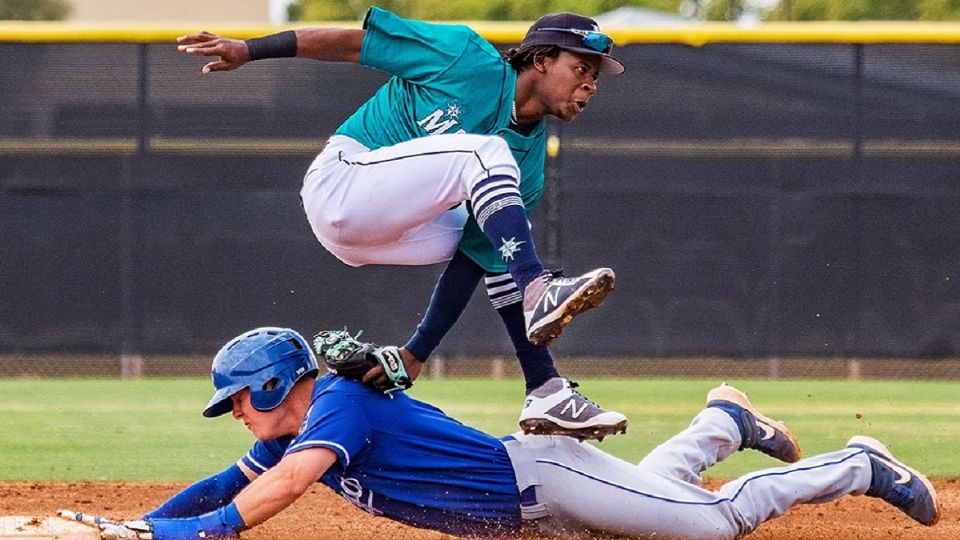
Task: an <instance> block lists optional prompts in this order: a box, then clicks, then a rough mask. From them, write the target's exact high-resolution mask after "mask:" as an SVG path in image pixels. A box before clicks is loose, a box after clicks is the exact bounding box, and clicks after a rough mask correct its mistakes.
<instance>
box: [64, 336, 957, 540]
mask: <svg viewBox="0 0 960 540" xmlns="http://www.w3.org/2000/svg"><path fill="white" fill-rule="evenodd" d="M316 346H317V347H318V349H319V350H321V351H323V350H324V347H325V344H324V342H323V341H322V340H321V341H320V342H319V343H316ZM323 354H326V352H324V353H323ZM318 371H319V370H318V365H317V361H316V359H315V357H314V355H313V353H312V351H311V350H310V348H309V345H308V344H307V343H306V341H305V340H304V339H303V338H302V337H301V336H300V335H299V334H298V333H296V332H295V331H293V330H290V329H284V328H258V329H255V330H251V331H249V332H246V333H244V334H242V335H240V336H238V337H236V338H234V339H233V340H231V341H230V342H228V343H227V344H226V345H225V346H224V347H223V348H222V349H221V350H220V352H219V353H218V354H217V356H216V358H215V359H214V361H213V368H212V373H213V384H214V388H215V393H214V395H213V397H212V398H211V399H210V401H209V403H208V404H207V407H206V409H204V411H203V414H204V416H207V417H215V416H220V415H223V414H226V413H229V412H232V414H233V417H234V418H235V419H237V420H239V421H241V422H243V423H244V425H246V427H247V428H248V429H249V430H250V431H251V432H253V434H254V436H255V437H256V438H257V442H256V443H255V444H254V445H253V447H252V448H251V450H250V451H249V452H248V453H247V454H246V455H244V456H243V457H242V458H241V459H240V460H239V461H237V462H236V463H235V464H234V465H231V466H230V467H228V468H227V469H225V470H224V471H222V472H220V473H218V474H216V475H213V476H211V477H209V478H206V479H204V480H201V481H199V482H197V483H195V484H193V485H191V486H189V487H187V488H186V489H185V490H183V491H182V492H180V493H178V494H177V495H175V496H174V497H172V498H171V499H170V500H168V501H166V502H165V503H163V504H162V505H161V506H160V507H158V508H156V509H155V510H153V511H151V512H149V513H148V514H146V515H145V516H143V517H142V519H139V520H136V521H129V522H123V523H120V522H115V521H109V520H105V519H103V518H100V517H97V516H89V515H86V514H78V513H76V512H71V511H62V512H61V515H64V516H67V517H73V518H75V519H80V520H82V521H86V522H90V523H96V524H98V525H99V526H100V527H101V529H102V530H103V535H102V536H103V537H104V538H143V539H146V538H151V539H153V540H187V539H196V538H237V536H238V534H239V533H240V532H241V531H242V530H244V529H247V528H249V527H253V526H255V525H257V524H259V523H262V522H263V521H265V520H267V519H269V518H270V517H272V516H274V515H276V514H277V513H278V512H280V511H281V510H282V509H284V508H286V507H287V506H288V505H290V504H291V503H292V502H294V501H295V500H296V499H297V498H298V497H299V496H300V495H302V494H303V493H304V492H305V491H306V490H307V489H308V488H309V487H310V486H311V485H313V484H314V483H315V482H320V483H322V484H324V485H326V486H327V487H329V488H330V489H332V490H334V491H335V492H337V493H339V494H340V495H342V496H343V497H344V498H345V499H347V500H348V501H350V502H351V503H353V504H354V505H356V506H357V507H358V508H360V509H362V510H365V511H367V512H369V513H371V514H373V515H376V516H383V517H386V518H389V519H393V520H397V521H400V522H403V523H406V524H409V525H413V526H416V527H422V528H427V529H433V530H437V531H441V532H445V533H449V534H454V535H458V536H465V537H493V536H505V535H514V534H517V533H520V532H522V531H523V530H535V531H539V532H540V533H542V534H548V535H554V536H560V537H575V536H584V535H590V534H596V533H601V534H609V535H618V536H626V537H636V538H658V539H660V538H663V539H686V540H690V539H694V540H697V539H703V540H707V539H718V540H719V539H734V538H740V537H743V536H746V535H747V534H749V533H750V532H752V531H754V530H755V529H756V528H757V527H758V526H759V525H760V524H761V523H763V522H764V521H767V520H769V519H773V518H775V517H777V516H780V515H782V514H783V513H784V512H786V511H787V510H788V509H789V508H790V507H791V506H793V505H796V504H801V503H823V502H827V501H831V500H833V499H836V498H838V497H840V496H842V495H846V494H853V495H868V496H872V497H879V498H882V499H884V500H885V501H887V502H889V503H890V504H892V505H893V506H895V507H897V508H899V509H900V510H902V511H903V512H905V513H906V514H907V515H908V516H910V517H911V518H913V519H914V520H916V521H918V522H920V523H922V524H924V525H933V524H934V523H936V522H937V520H938V518H939V516H940V508H939V505H938V503H937V495H936V492H935V490H934V487H933V485H932V484H931V483H930V482H929V480H927V478H926V477H925V476H924V475H922V474H921V473H919V472H918V471H916V470H915V469H913V468H911V467H909V466H907V465H905V464H904V463H902V462H900V461H899V460H897V459H896V458H895V457H894V456H893V455H892V454H891V453H890V451H889V450H888V449H887V448H886V447H885V446H884V445H883V444H882V443H880V442H879V441H877V440H876V439H872V438H870V437H864V436H856V437H853V438H851V439H850V441H849V442H848V444H847V446H846V448H843V449H841V450H838V451H835V452H831V453H827V454H821V455H817V456H813V457H808V458H805V459H800V448H799V446H798V445H797V442H796V440H795V439H794V437H793V435H792V434H791V433H790V431H789V430H788V429H787V428H786V426H784V425H783V424H781V423H779V422H775V421H773V420H771V419H769V418H767V417H766V416H764V415H763V414H762V413H760V411H758V410H757V409H756V408H755V407H754V406H753V405H752V404H751V403H750V402H749V401H748V400H747V397H746V395H745V394H744V393H742V392H740V391H739V390H737V389H735V388H733V387H731V386H727V385H721V386H719V387H717V388H715V389H713V390H711V391H710V393H709V394H708V395H707V406H706V408H705V409H704V410H702V411H701V412H700V413H699V414H697V416H696V417H695V418H694V419H693V421H692V422H691V424H690V426H689V427H687V429H685V430H684V431H683V432H681V433H679V434H678V435H676V436H674V437H673V438H671V439H670V440H668V441H667V442H665V443H663V444H661V445H660V446H658V447H657V448H656V449H654V450H653V451H652V452H651V453H650V454H649V455H648V456H646V457H645V458H644V459H643V460H642V461H641V462H640V463H638V464H631V463H627V462H625V461H622V460H620V459H618V458H616V457H613V456H611V455H610V454H607V453H605V452H603V451H601V450H599V449H597V448H596V447H594V446H591V445H589V444H582V443H578V442H577V441H575V440H574V439H573V438H570V437H559V436H529V435H524V434H522V433H517V434H515V435H512V436H508V437H504V438H502V439H497V438H495V437H492V436H489V435H487V434H485V433H482V432H480V431H477V430H475V429H473V428H471V427H469V426H465V425H463V424H461V423H459V422H457V421H456V420H454V419H452V418H450V417H449V416H446V415H445V414H444V413H443V412H442V411H441V410H439V409H437V408H436V407H433V406H431V405H428V404H426V403H423V402H421V401H417V400H415V399H413V398H410V397H408V396H407V395H405V394H404V393H403V392H395V393H393V398H392V399H391V397H388V396H386V395H384V394H383V393H381V392H378V391H377V390H375V389H373V388H371V387H370V386H368V385H365V384H362V383H360V382H358V381H353V380H349V379H346V378H344V377H341V376H336V375H333V374H326V375H324V376H322V377H320V378H316V377H317V375H318ZM745 449H753V450H758V451H761V452H764V453H766V454H769V455H770V456H773V457H775V458H778V459H780V460H782V461H784V462H787V463H788V464H787V465H786V466H783V467H779V468H774V469H767V470H761V471H757V472H754V473H750V474H747V475H746V476H743V477H741V478H738V479H736V480H733V481H731V482H729V483H727V484H725V485H724V486H722V487H721V488H720V489H719V490H718V491H708V490H706V489H703V488H702V487H700V481H701V477H700V474H701V473H702V472H703V471H704V470H706V469H707V468H708V467H710V466H712V465H714V464H716V463H718V462H720V461H722V460H723V459H725V458H727V457H728V456H730V455H731V454H733V453H735V452H737V451H738V450H745ZM317 515H318V518H319V519H322V517H321V516H323V513H322V509H318V514H317Z"/></svg>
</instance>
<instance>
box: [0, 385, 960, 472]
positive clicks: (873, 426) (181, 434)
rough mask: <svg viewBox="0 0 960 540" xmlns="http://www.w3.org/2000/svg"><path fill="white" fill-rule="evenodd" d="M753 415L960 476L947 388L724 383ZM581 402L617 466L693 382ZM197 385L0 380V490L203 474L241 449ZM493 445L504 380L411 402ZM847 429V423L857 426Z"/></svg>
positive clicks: (811, 445) (668, 421)
mask: <svg viewBox="0 0 960 540" xmlns="http://www.w3.org/2000/svg"><path fill="white" fill-rule="evenodd" d="M730 382H731V383H732V384H735V385H737V386H738V387H739V388H741V389H743V390H746V391H749V393H750V398H751V401H753V403H754V404H755V405H757V406H758V407H759V408H760V409H761V410H763V411H764V413H766V414H767V415H769V416H771V417H774V418H778V419H782V420H784V421H785V422H787V423H788V425H790V426H791V429H793V431H794V433H795V434H796V435H797V437H798V438H799V440H800V443H801V445H802V447H803V450H804V454H805V455H812V454H815V453H819V452H825V451H830V450H835V449H838V448H841V447H842V446H843V445H844V443H845V442H846V440H847V439H848V438H849V437H850V436H851V435H854V434H858V433H863V434H869V435H872V436H875V437H877V438H879V439H881V440H883V441H884V442H886V443H887V444H888V446H890V447H891V449H892V450H893V451H894V452H896V453H897V455H898V456H899V457H901V458H903V459H904V460H905V461H907V462H909V463H911V464H913V465H915V466H916V467H918V468H919V469H921V470H922V471H924V472H927V473H928V474H930V475H932V476H938V477H960V462H958V461H957V460H956V459H954V458H953V456H955V455H956V449H957V447H958V446H960V384H958V383H956V382H912V381H911V382H896V381H894V382H891V381H862V382H846V381H795V380H788V381H767V380H750V381H746V380H744V381H741V380H731V381H730ZM581 383H582V387H581V389H582V390H583V391H584V393H585V394H586V395H587V396H589V397H590V398H592V399H595V400H596V401H598V402H600V403H602V404H603V405H604V406H606V407H609V408H614V409H617V410H619V411H621V412H623V413H624V414H626V415H627V416H628V417H629V418H630V430H629V432H628V433H627V434H626V435H619V436H616V437H610V438H608V439H607V440H606V441H604V442H603V443H602V444H601V445H600V447H601V448H603V449H604V450H607V451H609V452H611V453H613V454H615V455H617V456H620V457H622V458H624V459H626V460H628V461H638V460H639V459H640V458H641V457H643V455H644V454H646V452H648V451H649V450H650V449H652V448H653V447H654V446H656V445H657V444H659V443H660V442H662V441H664V440H666V439H667V438H669V437H670V436H671V435H673V434H674V433H677V432H679V431H680V430H682V429H683V428H684V427H685V426H686V425H687V423H688V422H689V421H690V418H692V417H693V415H695V414H696V413H697V411H699V410H700V408H701V407H702V406H703V403H704V397H705V395H706V392H707V390H709V389H710V388H711V387H713V386H714V385H716V381H706V380H667V379H657V380H632V379H625V380H619V379H604V380H601V379H597V380H582V381H581ZM210 393H211V388H210V383H209V381H208V380H206V379H165V380H156V379H150V380H139V381H121V380H62V379H60V380H40V379H2V380H0V433H3V435H2V436H0V456H2V459H0V480H68V481H70V480H127V481H183V480H191V479H196V478H199V477H201V476H204V475H207V474H210V473H213V472H216V471H218V470H220V469H222V468H223V467H224V466H226V465H228V464H230V463H232V462H234V461H235V460H236V459H238V458H239V457H240V456H242V455H243V453H244V452H246V450H247V449H248V448H249V446H250V444H251V443H252V436H251V435H250V434H249V432H247V431H246V429H244V427H243V426H242V425H240V424H239V423H238V422H235V421H233V420H232V419H231V418H230V417H229V416H225V417H221V418H217V419H213V420H211V419H205V418H203V417H202V416H200V410H201V409H202V408H203V406H204V405H205V404H206V401H207V399H208V398H209V396H210ZM411 394H412V395H413V396H414V397H417V398H419V399H423V400H426V401H429V402H431V403H433V404H435V405H438V406H439V407H441V408H442V409H444V410H445V411H446V412H447V413H448V414H450V415H451V416H454V417H455V418H458V419H460V420H461V421H463V422H464V423H466V424H469V425H473V426H476V427H478V428H480V429H483V430H484V431H487V432H489V433H492V434H494V435H498V436H499V435H504V434H507V433H510V432H513V431H515V430H516V418H517V414H518V413H519V408H520V405H521V403H522V396H521V394H522V383H521V381H519V380H517V379H507V380H501V381H492V380H485V379H461V380H455V379H448V380H422V381H419V382H418V383H417V385H416V386H415V387H414V388H413V389H412V390H411ZM858 414H859V415H860V418H857V415H858ZM775 465H777V462H775V461H774V460H772V459H770V458H768V457H766V456H763V455H761V454H758V453H756V452H743V453H741V454H737V455H734V456H732V457H731V458H730V459H729V460H728V461H727V462H725V463H723V464H721V465H719V466H717V467H715V468H713V469H711V471H710V472H709V473H708V476H722V477H730V476H736V475H739V474H742V473H745V472H747V471H750V470H754V469H757V468H762V467H770V466H775Z"/></svg>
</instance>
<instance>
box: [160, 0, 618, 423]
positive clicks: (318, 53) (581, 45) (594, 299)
mask: <svg viewBox="0 0 960 540" xmlns="http://www.w3.org/2000/svg"><path fill="white" fill-rule="evenodd" d="M178 43H179V44H180V45H179V49H180V50H181V51H183V52H184V53H187V54H191V55H198V56H218V57H219V60H218V61H214V62H210V63H208V64H207V65H205V66H204V68H203V71H204V72H205V73H209V72H212V71H221V70H232V69H236V68H239V67H241V66H242V65H244V64H246V63H247V62H249V61H251V60H259V59H264V58H275V57H285V56H287V57H289V56H297V57H301V58H310V59H315V60H323V61H341V62H356V63H359V64H361V65H364V66H369V67H373V68H376V69H380V70H383V71H386V72H388V73H390V74H391V75H392V78H391V79H390V80H389V81H388V82H387V83H386V84H385V85H384V86H383V87H381V88H380V89H379V90H378V91H377V92H376V94H375V95H374V96H373V97H371V98H370V99H369V100H368V101H367V102H366V103H365V104H364V105H362V106H361V107H360V108H359V109H358V110H357V111H356V112H355V113H354V114H353V115H352V116H350V117H349V118H348V119H347V120H346V121H345V122H344V123H343V124H342V125H341V126H340V127H339V129H338V130H337V132H336V134H335V135H333V136H332V137H331V138H330V139H329V140H328V141H327V144H326V146H325V147H324V149H323V151H322V152H321V153H320V154H319V155H318V156H317V158H316V159H315V160H314V162H313V164H312V165H311V166H310V168H309V171H308V172H307V174H306V177H305V179H304V183H303V189H302V190H301V197H302V199H303V204H304V208H305V210H306V214H307V218H308V220H309V222H310V224H311V226H312V228H313V231H314V233H315V235H316V237H317V239H318V240H319V241H320V242H321V244H323V246H324V247H325V248H326V249H327V250H328V251H330V252H331V253H332V254H334V255H335V256H336V257H337V258H339V259H340V260H341V261H343V262H345V263H346V264H349V265H353V266H360V265H365V264H400V265H403V264H430V263H436V262H440V261H449V263H448V265H447V268H446V269H445V270H444V273H443V275H441V277H440V279H439V280H438V282H437V286H436V288H435V290H434V294H433V296H432V297H431V302H430V305H429V307H428V309H427V310H426V312H425V316H424V320H423V321H422V322H421V324H420V325H419V326H418V329H417V332H416V333H415V334H414V335H413V336H412V337H411V339H410V340H409V342H408V343H407V344H406V346H405V347H403V348H397V347H390V348H386V350H385V354H394V355H399V356H400V357H401V358H402V360H403V365H404V367H405V370H406V371H407V372H408V373H409V377H407V380H411V381H412V380H413V379H416V377H417V375H418V374H419V373H420V371H421V369H422V364H423V362H425V361H426V360H427V359H428V357H429V355H430V354H431V353H432V352H433V350H434V349H435V348H436V346H437V345H438V344H439V342H440V340H441V339H442V338H443V336H444V335H445V334H446V333H447V331H448V330H449V329H450V328H451V327H452V326H453V324H454V323H455V322H456V320H457V318H458V317H459V316H460V314H461V313H462V312H463V310H464V309H465V308H466V305H467V303H468V302H469V300H470V298H471V296H472V294H473V291H474V290H475V289H476V287H477V285H478V283H479V282H480V279H481V278H483V279H484V280H485V282H486V286H487V292H488V294H489V295H490V298H491V301H492V302H493V305H494V308H495V309H496V310H497V311H498V313H499V314H500V316H501V318H502V320H503V322H504V325H505V326H506V328H507V331H508V334H509V335H510V338H511V340H512V342H513V344H514V348H515V350H516V354H517V357H518V358H519V360H520V363H521V367H522V369H523V372H524V375H525V379H526V387H527V388H526V390H527V399H526V401H525V406H524V408H523V410H522V412H521V415H520V425H521V426H522V427H523V429H524V430H525V431H527V432H531V433H542V434H567V435H572V436H575V437H578V438H581V439H584V438H598V439H602V438H603V437H604V436H606V435H610V434H615V433H619V432H623V431H625V430H626V426H627V419H626V417H624V416H623V415H622V414H620V413H618V412H615V411H608V410H605V409H603V408H601V407H599V406H598V405H597V404H595V403H593V402H591V401H590V400H588V399H586V398H585V397H583V396H582V395H580V394H579V393H578V392H577V391H576V390H575V388H576V383H573V382H572V381H569V380H567V379H565V378H562V377H560V376H559V374H558V373H557V370H556V367H555V365H554V361H553V358H552V356H551V354H550V351H549V349H547V345H549V343H550V342H551V341H552V340H553V339H554V338H555V337H557V335H559V334H560V332H561V330H562V329H563V327H564V326H565V325H566V324H567V323H568V322H569V321H570V320H571V318H572V317H574V316H575V315H577V314H578V313H581V312H583V311H585V310H587V309H590V308H592V307H595V306H597V305H599V304H600V303H601V302H602V300H603V299H604V297H605V296H606V294H607V293H608V292H609V291H610V290H611V289H612V288H613V284H614V274H613V272H612V271H611V270H610V269H607V268H600V269H596V270H593V271H591V272H588V273H586V274H584V275H582V276H579V277H575V278H563V277H561V275H560V274H559V273H557V272H550V271H548V270H546V269H544V267H543V264H542V263H541V261H540V259H539V258H538V257H537V254H536V250H535V249H534V245H533V239H532V237H531V234H530V229H529V223H528V221H527V216H528V214H529V213H530V212H531V211H533V209H534V208H535V207H536V205H537V203H538V202H539V200H540V196H541V193H542V190H543V180H544V160H545V148H546V144H545V142H546V121H545V119H546V118H547V117H548V116H554V117H557V118H560V119H561V120H564V121H570V120H572V119H574V118H575V117H576V116H578V115H579V114H580V112H581V111H582V110H583V109H584V108H585V107H586V106H587V104H588V103H589V101H590V99H591V97H592V96H593V94H594V93H595V92H596V90H597V79H598V77H599V75H600V74H601V73H620V72H622V71H623V69H624V68H623V65H622V64H621V63H620V62H619V61H617V60H616V59H615V58H613V57H612V56H611V55H610V51H611V49H612V45H613V43H612V40H611V39H610V38H609V37H607V36H606V35H605V34H603V33H601V32H600V31H599V27H598V26H597V24H596V22H595V21H593V20H592V19H589V18H587V17H582V16H579V15H575V14H571V13H556V14H550V15H545V16H544V17H541V18H540V19H539V20H537V21H536V22H535V23H534V24H533V25H532V26H531V27H530V29H529V31H528V32H527V34H526V36H525V37H524V39H523V42H522V43H521V45H520V47H518V48H516V49H512V50H510V51H507V52H506V53H505V54H503V55H501V53H499V52H497V51H496V50H495V49H494V48H493V46H492V45H491V44H490V43H488V42H487V41H486V40H484V39H483V38H482V37H481V36H479V35H478V34H477V33H476V32H474V31H473V30H471V29H469V28H467V27H465V26H454V25H441V24H431V23H427V22H423V21H415V20H408V19H404V18H401V17H398V16H396V15H394V14H393V13H390V12H389V11H385V10H382V9H378V8H371V9H370V10H369V12H368V13H367V15H366V17H365V19H364V23H363V28H362V29H360V30H354V29H304V30H297V31H288V32H282V33H279V34H274V35H270V36H266V37H264V38H258V39H253V40H247V41H245V42H244V41H238V40H231V39H226V38H222V37H218V36H214V35H212V34H207V33H201V34H196V35H191V36H184V37H182V38H180V39H179V40H178ZM368 381H371V382H374V383H376V384H379V385H383V384H386V381H385V375H384V373H383V371H382V370H375V371H373V372H371V374H370V376H369V377H368ZM574 412H575V413H576V414H573V413H574Z"/></svg>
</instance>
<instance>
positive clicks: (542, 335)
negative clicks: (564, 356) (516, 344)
mask: <svg viewBox="0 0 960 540" xmlns="http://www.w3.org/2000/svg"><path fill="white" fill-rule="evenodd" d="M615 279H616V277H615V276H614V274H613V270H611V269H609V268H597V269H596V270H592V271H590V272H587V273H586V274H583V275H582V276H578V277H573V278H565V277H561V273H560V272H559V271H557V272H546V273H544V274H543V275H541V276H539V277H537V278H536V279H534V280H533V281H531V282H530V283H528V284H527V286H526V287H525V288H524V289H523V318H524V320H525V321H526V324H527V339H528V340H530V343H533V344H534V345H544V346H549V345H550V343H552V342H553V340H554V339H556V338H557V336H559V335H560V332H563V328H564V327H565V326H566V325H567V324H568V323H569V322H570V321H571V320H572V319H573V318H574V317H575V316H577V315H578V314H580V313H583V312H584V311H587V310H588V309H592V308H595V307H597V306H599V305H600V303H601V302H603V299H604V298H606V296H607V294H608V293H609V292H610V291H612V290H613V283H614V280H615Z"/></svg>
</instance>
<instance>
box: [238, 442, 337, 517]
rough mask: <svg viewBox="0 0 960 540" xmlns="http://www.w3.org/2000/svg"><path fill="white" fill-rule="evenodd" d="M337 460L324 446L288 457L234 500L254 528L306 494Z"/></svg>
mask: <svg viewBox="0 0 960 540" xmlns="http://www.w3.org/2000/svg"><path fill="white" fill-rule="evenodd" d="M336 461H337V454H336V453H334V452H333V450H330V449H328V448H323V447H316V448H307V449H305V450H300V451H298V452H294V453H292V454H287V455H286V456H284V457H283V459H281V460H280V463H278V464H277V465H276V466H275V467H273V468H271V469H269V470H268V471H267V472H265V473H263V474H262V475H260V476H259V477H258V478H257V479H256V480H254V481H253V482H251V483H250V485H249V486H247V488H246V489H244V490H243V491H241V492H240V494H239V495H237V498H236V499H234V500H233V502H234V503H235V504H236V505H237V510H239V511H240V515H241V516H243V522H244V523H245V524H246V526H247V527H252V526H254V525H257V524H259V523H263V522H264V521H266V520H268V519H270V518H271V517H273V516H275V515H277V514H278V513H279V512H280V511H281V510H283V509H284V508H286V507H288V506H290V505H291V504H293V502H294V501H296V500H297V499H298V498H299V497H300V496H301V495H303V494H304V492H306V491H307V489H308V488H309V487H310V486H311V485H313V484H314V483H315V482H316V481H317V480H318V479H320V477H321V476H323V474H324V473H325V472H327V469H329V468H330V466H331V465H333V464H334V463H336Z"/></svg>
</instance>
